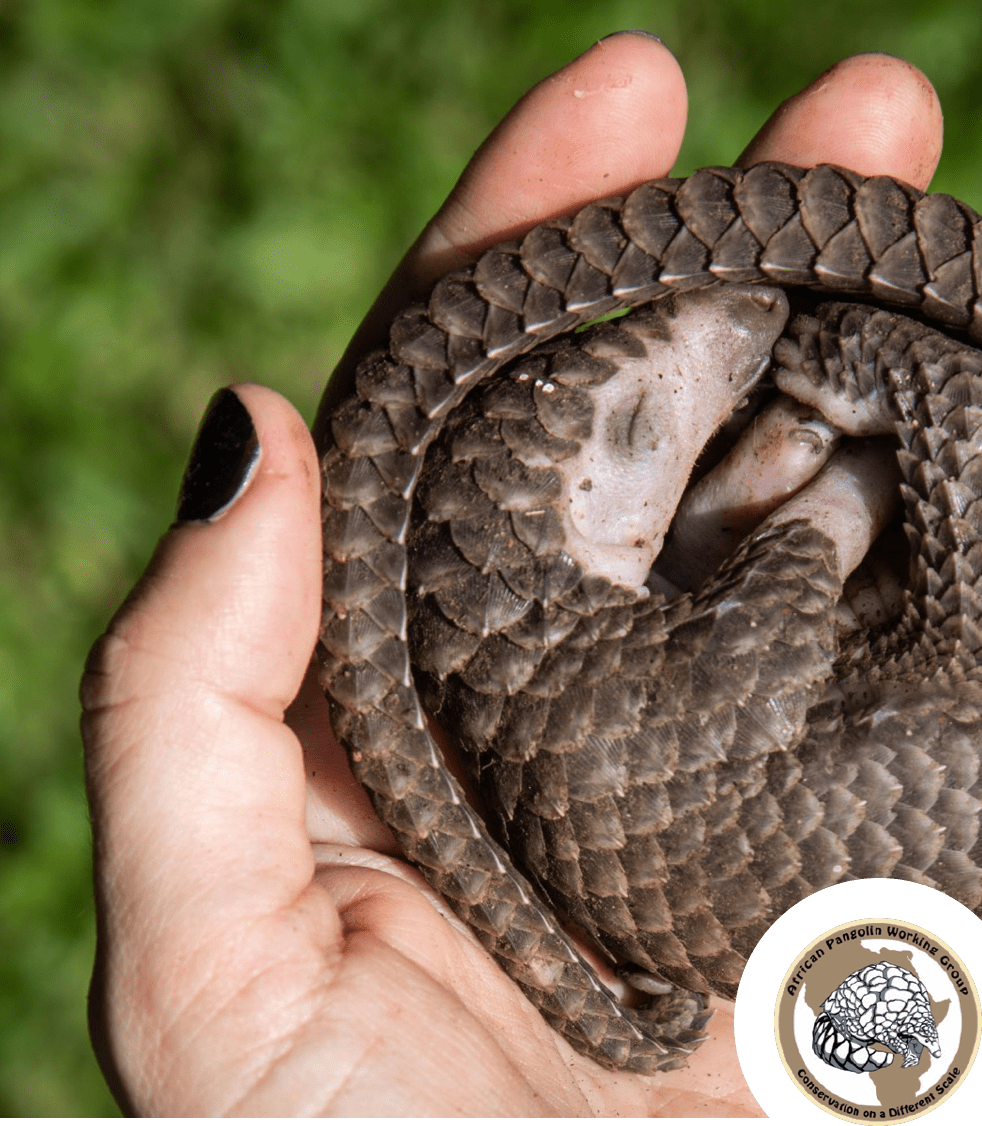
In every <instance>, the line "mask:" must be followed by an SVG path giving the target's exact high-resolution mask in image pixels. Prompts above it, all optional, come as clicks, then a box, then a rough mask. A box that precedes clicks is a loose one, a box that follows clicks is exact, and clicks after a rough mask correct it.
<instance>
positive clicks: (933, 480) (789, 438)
mask: <svg viewBox="0 0 982 1126" xmlns="http://www.w3.org/2000/svg"><path fill="white" fill-rule="evenodd" d="M978 223H979V220H978V217H977V216H976V215H975V213H974V212H972V211H971V210H970V209H969V208H967V207H966V206H965V205H963V204H961V203H958V202H957V201H955V200H953V199H951V198H949V197H946V196H940V195H935V196H924V195H922V194H921V193H919V192H917V191H916V190H914V189H912V188H910V187H908V186H906V185H903V184H900V183H898V182H896V181H893V180H890V179H888V178H885V177H876V178H871V179H864V178H863V177H861V176H858V175H856V174H854V173H851V172H847V171H843V170H841V169H836V168H832V167H828V166H823V167H818V168H814V169H811V170H808V171H805V170H802V169H799V168H794V167H790V166H787V165H777V164H762V165H757V166H755V167H753V168H751V169H749V170H746V171H740V170H733V169H707V170H703V171H702V172H699V173H697V174H696V175H694V176H692V177H690V178H689V179H688V180H664V181H658V182H656V183H653V184H648V185H645V186H643V187H641V188H638V189H637V190H635V191H634V192H632V193H631V194H630V195H629V196H628V197H626V198H625V199H623V200H620V199H618V200H604V201H600V202H599V203H596V204H592V205H590V206H588V207H586V208H584V209H583V210H581V211H580V212H579V213H578V214H577V215H575V216H574V217H573V218H571V219H565V220H556V221H551V222H548V223H545V224H543V225H541V226H539V227H536V228H535V229H534V230H533V231H531V232H530V233H529V234H528V235H527V236H526V237H525V238H524V239H523V240H522V241H521V242H514V243H507V244H504V245H502V246H500V247H496V248H494V249H492V250H489V251H487V252H486V253H484V254H483V255H482V256H481V257H480V258H479V259H478V260H477V262H475V263H474V264H473V266H471V267H469V268H467V269H464V270H460V271H457V272H455V273H453V274H451V275H450V276H448V277H447V278H445V279H443V280H442V281H441V282H440V283H439V284H438V285H437V286H436V287H435V289H434V290H433V292H432V294H431V296H430V299H429V303H428V304H427V305H425V306H414V307H412V308H409V309H407V310H406V311H404V312H403V313H402V314H400V316H399V317H397V318H396V320H395V321H394V322H393V325H392V327H391V331H390V338H389V344H388V347H387V349H385V350H383V351H381V352H377V353H374V354H372V355H369V356H366V357H365V358H364V359H363V360H362V362H361V363H360V365H359V366H358V369H357V373H356V377H355V383H356V385H355V386H354V387H353V388H347V389H341V390H340V391H338V390H335V391H334V401H335V402H336V403H338V405H337V406H336V407H335V409H334V412H333V415H332V418H331V426H330V439H329V442H328V444H327V448H325V449H324V450H323V451H322V455H323V456H322V465H323V476H324V536H325V547H326V552H325V555H326V560H325V586H324V620H323V628H322V632H321V645H320V649H319V659H320V662H321V666H322V682H323V685H324V687H325V690H326V691H327V693H328V696H329V698H330V700H331V704H332V718H333V723H334V725H335V730H336V732H337V734H338V736H339V738H340V739H341V741H342V742H343V743H345V745H346V746H347V747H348V749H349V753H350V758H351V762H352V766H353V769H354V771H355V773H356V775H357V777H358V778H359V779H360V781H361V782H362V783H363V784H364V785H365V786H366V787H367V789H368V791H369V792H370V794H371V796H372V799H373V801H374V804H375V807H376V809H377V811H378V812H379V814H380V816H381V817H382V819H383V820H384V821H385V822H386V823H387V824H388V825H390V826H391V827H392V828H393V830H394V831H395V833H396V836H397V837H398V839H399V841H400V844H401V845H402V847H403V849H404V850H405V853H406V855H407V856H408V857H409V859H411V860H412V861H413V862H414V863H415V864H416V865H418V867H419V868H420V869H421V870H422V871H423V873H424V874H425V875H426V877H427V879H428V880H429V881H430V883H431V884H432V885H433V886H434V887H435V888H436V889H437V890H438V891H440V892H441V893H442V894H443V895H444V896H445V898H446V899H447V901H448V902H449V903H450V905H451V906H452V908H453V909H454V911H455V912H456V913H457V914H458V915H459V916H460V917H461V918H462V919H463V920H465V921H466V922H467V923H469V924H470V925H471V926H472V928H473V929H474V931H475V932H476V933H477V934H478V936H479V937H480V938H481V940H482V941H483V942H484V944H485V945H486V947H487V948H488V950H489V951H490V952H491V953H492V955H493V956H494V957H495V958H496V959H497V960H498V962H499V963H500V964H501V965H503V966H504V967H505V969H506V970H507V972H508V973H509V974H510V975H511V976H512V977H513V978H514V979H515V981H516V982H518V984H519V985H520V986H521V988H522V989H523V990H524V991H525V992H526V994H527V995H528V996H529V997H530V998H531V999H532V1000H533V1001H534V1002H535V1003H536V1004H537V1005H538V1006H539V1008H540V1009H541V1011H542V1013H543V1015H544V1016H545V1018H546V1019H547V1020H548V1021H549V1022H550V1023H551V1024H553V1026H554V1027H556V1028H557V1029H558V1030H559V1031H561V1032H562V1033H563V1035H565V1036H566V1037H567V1038H568V1039H569V1040H570V1041H571V1042H572V1043H573V1044H574V1045H575V1046H576V1047H577V1048H578V1049H579V1050H580V1051H582V1052H584V1053H585V1054H587V1055H589V1056H592V1057H593V1058H595V1059H597V1060H600V1061H601V1062H603V1063H605V1064H607V1065H608V1066H613V1067H623V1068H628V1069H632V1070H635V1071H641V1072H650V1071H654V1070H657V1069H661V1068H668V1067H673V1066H678V1064H679V1063H680V1062H682V1061H684V1059H685V1057H686V1055H687V1054H688V1053H690V1052H691V1051H692V1049H693V1047H694V1046H696V1045H697V1044H698V1042H699V1040H700V1039H701V1038H702V1037H703V1035H704V1034H703V1031H702V1029H703V1027H704V1025H705V1023H706V1020H707V1018H708V1013H709V1009H708V1006H707V995H708V994H709V993H711V992H716V993H720V994H723V995H730V996H732V995H733V993H734V991H735V989H736V986H737V984H738V982H739V979H740V973H741V969H742V967H743V964H744V961H745V958H746V956H747V955H748V954H749V952H750V951H751V950H752V949H753V947H754V945H755V943H756V942H757V940H758V939H759V938H760V936H761V935H762V934H763V932H764V931H765V930H766V928H767V927H768V926H769V925H770V923H771V922H772V921H773V920H774V919H775V918H776V917H777V916H778V915H779V914H780V913H781V912H782V911H784V910H786V909H787V908H788V907H789V906H790V905H792V904H793V903H795V902H797V901H798V900H799V899H801V898H802V897H803V896H805V895H807V894H809V893H810V892H812V891H813V890H816V889H818V888H821V887H825V886H827V885H830V884H833V883H836V882H837V881H839V880H843V879H855V878H860V877H867V876H892V877H896V878H899V879H909V880H917V881H919V882H923V883H927V884H930V885H931V886H934V887H937V888H940V889H941V890H942V891H945V892H947V893H948V894H950V895H952V896H954V897H955V898H956V899H958V900H960V901H961V902H963V903H965V904H967V905H968V906H970V907H972V908H973V909H976V910H977V909H978V908H979V904H980V901H982V842H980V838H979V810H980V808H982V807H980V801H979V799H980V796H982V795H980V783H979V778H978V773H979V770H978V767H979V733H980V726H982V724H980V713H979V708H980V706H982V686H980V683H979V680H980V674H979V672H978V671H977V654H978V652H979V650H980V648H982V632H980V629H979V618H980V608H979V603H978V598H979V593H978V592H977V584H978V583H979V581H980V578H979V577H980V575H982V505H980V503H979V497H980V495H982V462H980V457H979V454H980V448H982V431H980V429H979V428H980V426H982V379H980V373H982V356H980V354H979V353H978V352H976V351H975V350H974V349H973V348H971V347H969V346H968V345H967V344H966V343H965V341H967V340H973V339H974V340H979V339H982V303H980V301H982V299H980V285H982V250H980V247H982V228H980V227H979V226H978ZM823 293H824V294H825V295H827V296H828V295H835V296H840V297H841V296H843V295H849V296H850V297H851V299H853V300H860V301H863V302H866V304H863V305H820V304H816V301H817V300H819V299H820V298H821V295H822V294H823ZM883 304H886V305H890V306H900V307H904V308H905V309H907V311H909V312H910V313H911V314H912V315H914V316H916V317H917V318H918V320H911V319H908V318H906V317H904V316H900V315H899V314H897V313H895V312H887V311H884V310H883V309H882V308H878V306H880V305H883ZM625 307H634V309H635V311H634V312H632V313H631V314H629V315H628V316H626V317H623V318H619V319H616V320H612V321H609V322H606V323H604V324H601V325H598V326H595V327H592V328H588V329H587V330H586V331H585V332H583V333H579V334H574V335H563V334H569V333H571V331H572V330H574V329H576V328H577V326H580V325H582V324H584V323H585V322H588V321H591V320H593V319H595V318H597V317H599V316H601V315H603V314H607V313H610V312H611V311H613V310H617V309H621V308H625ZM789 310H790V320H789V321H788V323H787V325H785V321H786V320H788V316H789ZM939 330H943V332H942V331H939ZM946 334H950V335H946ZM772 353H773V362H772ZM765 373H766V374H765ZM775 388H776V390H775ZM778 391H780V392H782V393H784V394H783V395H778V394H777V392H778ZM748 396H749V399H750V403H749V407H745V406H744V401H745V400H747V399H748ZM787 396H790V398H788V397H787ZM758 409H759V410H760V411H761V413H759V414H758V415H757V416H756V420H755V421H751V422H750V423H749V424H747V429H746V433H745V436H744V437H743V438H741V439H737V440H736V442H735V445H734V447H733V450H732V452H731V453H730V454H728V455H726V456H725V457H724V458H723V460H720V456H721V455H720V452H719V450H718V449H717V447H718V446H719V445H720V441H721V439H720V437H719V436H718V435H717V437H716V438H714V434H717V432H718V431H720V428H721V427H722V434H723V435H726V434H727V433H728V432H729V429H731V428H732V426H733V424H732V423H729V422H727V420H728V419H729V418H730V417H731V416H733V415H734V412H736V417H737V419H738V420H739V419H741V418H744V419H745V417H746V415H747V411H748V410H758ZM765 435H769V436H770V437H768V438H767V440H766V441H765V440H764V436H765ZM871 436H876V437H871ZM707 443H708V446H707ZM704 447H706V448H705V450H704ZM764 447H766V448H767V449H768V450H770V451H771V453H766V454H764V453H761V450H762V449H763V448H764ZM697 461H698V467H697V469H696V476H697V477H699V478H700V480H699V483H698V484H695V485H694V486H692V487H690V488H689V490H688V492H685V490H686V486H687V482H688V481H689V479H690V475H691V471H692V468H693V465H694V464H695V463H697ZM823 463H824V467H823V468H821V470H820V472H818V473H817V475H816V470H817V469H818V468H819V466H822V464H823ZM748 464H753V465H755V466H757V470H756V471H755V473H754V474H752V475H751V478H748V477H747V474H746V473H745V472H743V469H745V468H746V466H747V465H748ZM898 464H899V473H898V468H897V467H898ZM714 466H715V468H714ZM774 466H777V469H774ZM734 467H735V468H734ZM741 467H743V468H741ZM734 477H736V478H737V479H738V480H739V481H741V482H744V483H743V484H737V485H733V483H732V482H733V480H734ZM810 479H811V484H808V485H807V487H805V488H803V489H802V490H801V491H800V492H799V493H797V495H795V496H794V497H793V499H791V500H790V501H788V503H786V504H784V505H782V506H780V507H777V503H778V500H779V499H780V498H781V497H782V496H783V495H786V494H787V493H788V491H789V485H788V482H789V481H791V482H792V486H793V488H797V486H798V485H804V484H805V483H806V482H808V481H809V480H810ZM748 480H750V483H749V484H747V483H746V482H747V481H748ZM898 481H899V482H900V483H899V488H898V485H897V482H898ZM793 488H791V491H793ZM683 494H685V495H684V496H683ZM898 497H899V502H900V505H901V507H900V509H898V511H899V513H900V514H899V516H896V515H895V513H894V512H893V509H892V508H891V501H892V499H894V498H898ZM680 502H681V503H680ZM677 508H679V516H678V518H677V519H676V522H675V527H674V528H671V529H670V525H671V523H672V519H673V514H674V513H675V511H676V509H677ZM768 512H770V513H771V514H770V515H766V513H768ZM892 515H893V516H894V517H895V522H902V526H903V529H904V532H905V533H906V540H907V543H908V544H909V551H908V548H907V547H904V548H903V551H902V555H903V559H902V566H900V567H899V568H898V566H897V558H896V557H897V551H896V543H897V540H898V538H900V537H898V535H897V534H896V532H891V530H890V529H889V528H887V530H886V531H885V532H883V534H882V535H881V531H882V530H883V529H884V527H885V526H887V525H888V523H889V521H890V519H891V516H892ZM714 524H715V525H716V526H717V532H718V534H715V535H711V534H707V532H706V528H707V526H709V525H714ZM720 526H721V529H722V530H721V531H720V530H719V529H720ZM666 534H667V536H668V539H667V542H666ZM878 537H879V539H878ZM877 539H878V544H877V547H876V549H874V551H872V552H869V548H870V545H871V544H872V543H873V541H874V540H877ZM663 543H664V551H662V550H661V549H662V546H663ZM908 555H909V567H908ZM864 557H866V560H865V562H863V560H864ZM861 563H862V567H860V566H859V565H860V564H861ZM652 567H653V568H654V570H652ZM857 568H859V570H858V571H857ZM864 569H865V571H866V572H867V573H872V574H879V576H880V579H881V581H880V582H879V585H876V584H872V585H870V584H869V583H867V584H866V585H865V586H864V584H863V582H862V580H861V579H860V578H857V577H856V576H853V577H850V576H851V575H853V572H856V574H857V575H861V574H862V573H863V570H864ZM898 573H899V576H900V578H899V579H898V578H897V574H898ZM844 583H845V584H847V586H848V585H849V584H852V586H853V587H854V588H855V591H854V597H852V598H846V599H844V598H843V585H844ZM891 589H892V590H893V591H894V593H895V594H896V597H891V596H890V594H889V591H890V590H891ZM878 590H880V591H886V592H887V593H886V594H885V595H884V596H883V597H882V598H881V597H880V596H879V595H878V594H877V591H878ZM847 593H848V591H847ZM864 602H865V603H867V604H871V603H877V607H876V610H875V612H874V613H872V614H871V615H867V614H866V612H865V611H864V610H863V609H862V606H863V604H864ZM424 707H425V708H426V709H427V710H429V711H430V712H431V713H433V714H434V715H435V716H436V717H437V718H438V719H439V721H440V722H441V723H442V724H443V725H444V726H445V727H446V728H447V729H449V730H450V731H451V732H452V733H453V737H454V739H455V740H456V741H457V742H458V744H459V745H460V747H461V748H462V751H463V754H464V758H465V760H466V763H467V766H468V769H469V772H470V775H471V778H472V779H473V781H474V782H475V785H476V787H477V789H478V790H479V792H480V794H481V800H482V802H483V804H484V817H483V818H482V816H479V815H478V813H477V812H476V811H475V810H474V808H472V806H471V804H470V803H469V802H468V800H467V799H466V797H465V795H464V792H463V790H462V789H461V787H460V786H459V785H458V784H457V782H456V781H455V780H454V778H453V777H452V775H451V774H450V773H449V772H448V771H447V769H446V767H445V766H444V763H443V760H442V756H441V754H440V752H439V750H438V749H437V747H436V744H435V743H434V741H433V739H432V737H431V735H430V733H429V729H428V726H427V720H426V717H425V714H424ZM485 819H486V823H487V824H485ZM561 920H562V921H561ZM564 921H565V922H569V923H572V924H574V926H575V927H576V928H577V929H578V930H579V931H581V932H585V933H586V934H587V935H589V936H590V938H591V940H592V942H593V943H594V944H595V945H596V946H597V947H598V948H599V949H600V950H601V951H602V952H603V953H604V954H606V955H607V956H608V957H609V958H610V959H611V960H612V961H613V962H614V963H615V964H616V965H617V966H618V968H619V971H620V972H621V973H622V974H623V976H624V977H625V978H626V980H627V981H628V982H629V983H631V984H632V985H633V986H634V987H635V988H636V989H637V990H639V991H641V993H643V994H646V995H647V1000H646V1001H645V1002H644V1003H642V1004H640V1005H638V1006H636V1007H626V1006H624V1005H623V1004H622V1003H620V1002H619V1001H617V1000H616V999H615V998H614V996H613V995H612V994H611V993H610V992H609V991H608V990H607V989H606V988H605V987H604V986H603V985H602V984H601V983H600V981H599V980H598V978H597V976H596V974H595V973H594V971H593V970H592V969H591V968H590V965H589V964H588V962H586V961H585V960H584V959H583V958H582V957H581V955H580V954H579V953H578V951H577V947H576V945H575V944H574V943H573V942H572V941H571V940H570V939H569V938H568V937H567V936H566V934H565V933H564V930H563V922H564Z"/></svg>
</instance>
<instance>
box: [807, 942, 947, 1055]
mask: <svg viewBox="0 0 982 1126" xmlns="http://www.w3.org/2000/svg"><path fill="white" fill-rule="evenodd" d="M874 1043H880V1044H884V1045H886V1047H888V1048H891V1049H892V1050H893V1051H894V1052H902V1053H903V1056H904V1062H903V1064H902V1066H903V1067H913V1066H914V1065H915V1064H916V1063H917V1061H918V1060H919V1059H920V1058H921V1052H922V1050H923V1049H924V1048H927V1050H928V1051H929V1052H930V1053H931V1055H932V1056H935V1057H937V1056H940V1055H941V1045H940V1043H939V1040H938V1026H937V1025H936V1024H935V1023H934V1017H933V1015H932V1013H931V998H930V996H929V994H928V992H927V990H926V989H925V988H924V986H923V985H922V984H921V983H920V981H918V979H917V978H916V977H915V976H914V975H913V974H912V973H910V972H909V971H908V970H905V969H901V967H900V966H895V965H894V964H893V963H892V962H875V963H874V964H873V965H870V966H864V967H863V969H861V970H856V972H855V973H852V974H850V975H849V976H848V977H847V978H846V979H845V981H843V982H842V984H841V985H839V987H838V988H837V989H835V990H834V991H833V992H832V993H830V994H829V996H828V997H826V999H825V1003H824V1004H823V1006H822V1011H821V1012H820V1013H819V1014H818V1017H817V1019H816V1020H815V1027H814V1029H813V1031H812V1049H813V1050H814V1052H815V1055H816V1056H818V1058H819V1059H820V1060H823V1061H824V1062H825V1063H827V1064H830V1065H831V1066H832V1067H837V1068H840V1069H841V1070H843V1071H877V1070H879V1068H881V1067H886V1066H887V1065H888V1064H890V1063H892V1062H893V1058H894V1057H893V1056H892V1055H891V1054H890V1053H889V1052H881V1051H878V1050H875V1049H873V1048H872V1047H871V1045H872V1044H874Z"/></svg>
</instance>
